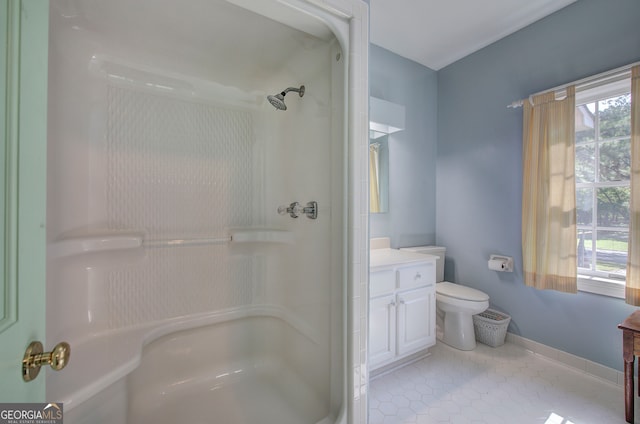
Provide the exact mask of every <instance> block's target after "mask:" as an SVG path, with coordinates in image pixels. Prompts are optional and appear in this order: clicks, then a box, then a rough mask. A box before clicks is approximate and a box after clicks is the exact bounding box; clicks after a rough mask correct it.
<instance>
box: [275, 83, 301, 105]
mask: <svg viewBox="0 0 640 424" xmlns="http://www.w3.org/2000/svg"><path fill="white" fill-rule="evenodd" d="M304 90H305V89H304V85H301V86H300V88H295V87H289V88H287V89H286V90H284V91H283V92H281V93H278V94H275V95H273V96H271V95H270V96H267V100H269V103H271V104H272V105H273V107H275V108H276V109H278V110H287V105H285V104H284V96H286V95H287V93H288V92H289V91H294V92H296V93H298V94H299V95H300V97H302V96H304Z"/></svg>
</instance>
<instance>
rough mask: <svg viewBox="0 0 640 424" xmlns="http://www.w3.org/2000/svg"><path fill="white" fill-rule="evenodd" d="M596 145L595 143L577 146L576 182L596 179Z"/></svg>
mask: <svg viewBox="0 0 640 424" xmlns="http://www.w3.org/2000/svg"><path fill="white" fill-rule="evenodd" d="M595 161H596V159H595V146H594V145H593V143H589V144H583V145H580V146H576V182H577V183H592V182H594V181H595V178H596V172H595Z"/></svg>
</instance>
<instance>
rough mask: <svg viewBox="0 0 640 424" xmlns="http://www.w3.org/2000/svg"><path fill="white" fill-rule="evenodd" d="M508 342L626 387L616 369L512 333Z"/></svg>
mask: <svg viewBox="0 0 640 424" xmlns="http://www.w3.org/2000/svg"><path fill="white" fill-rule="evenodd" d="M506 341H508V342H511V343H513V344H515V345H518V346H521V347H523V348H525V349H527V350H529V351H531V352H532V353H535V354H536V355H540V356H544V357H545V358H547V359H550V360H552V361H557V362H560V363H562V364H563V365H566V366H569V367H571V368H575V369H577V370H578V371H582V372H584V373H586V374H590V375H592V376H594V377H598V378H600V379H603V380H606V381H608V382H610V383H613V384H616V385H618V386H621V387H624V374H623V373H622V372H621V371H618V370H616V369H613V368H609V367H605V366H604V365H601V364H598V363H597V362H593V361H590V360H588V359H585V358H581V357H579V356H576V355H572V354H570V353H567V352H564V351H562V350H558V349H555V348H552V347H549V346H547V345H543V344H542V343H538V342H534V341H533V340H529V339H525V338H524V337H521V336H517V335H515V334H512V333H507V337H506ZM620 360H622V358H620Z"/></svg>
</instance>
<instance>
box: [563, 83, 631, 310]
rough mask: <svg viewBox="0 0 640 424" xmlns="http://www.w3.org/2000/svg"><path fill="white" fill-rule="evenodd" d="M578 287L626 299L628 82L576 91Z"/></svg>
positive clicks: (629, 192)
mask: <svg viewBox="0 0 640 424" xmlns="http://www.w3.org/2000/svg"><path fill="white" fill-rule="evenodd" d="M575 119H576V125H575V132H576V161H575V171H576V206H577V217H576V218H577V230H578V240H577V243H578V251H577V253H578V261H577V262H578V276H579V280H580V281H579V284H578V288H579V289H580V290H582V291H589V292H596V293H600V294H607V295H611V296H616V297H624V279H625V273H626V266H627V242H628V239H629V200H630V194H631V190H630V170H631V138H630V137H631V95H630V84H629V80H628V79H627V80H623V81H618V82H615V83H610V84H606V85H601V86H599V87H596V88H593V89H588V90H583V91H580V92H578V93H577V94H576V118H575Z"/></svg>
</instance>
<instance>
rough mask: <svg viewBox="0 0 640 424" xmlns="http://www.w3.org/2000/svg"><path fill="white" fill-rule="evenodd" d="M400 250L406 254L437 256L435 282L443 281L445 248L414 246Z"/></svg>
mask: <svg viewBox="0 0 640 424" xmlns="http://www.w3.org/2000/svg"><path fill="white" fill-rule="evenodd" d="M400 250H406V251H407V252H414V253H423V254H426V255H433V256H437V257H438V260H437V261H436V282H437V283H439V282H441V281H444V254H445V252H446V251H447V248H446V247H441V246H415V247H403V248H401V249H400Z"/></svg>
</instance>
